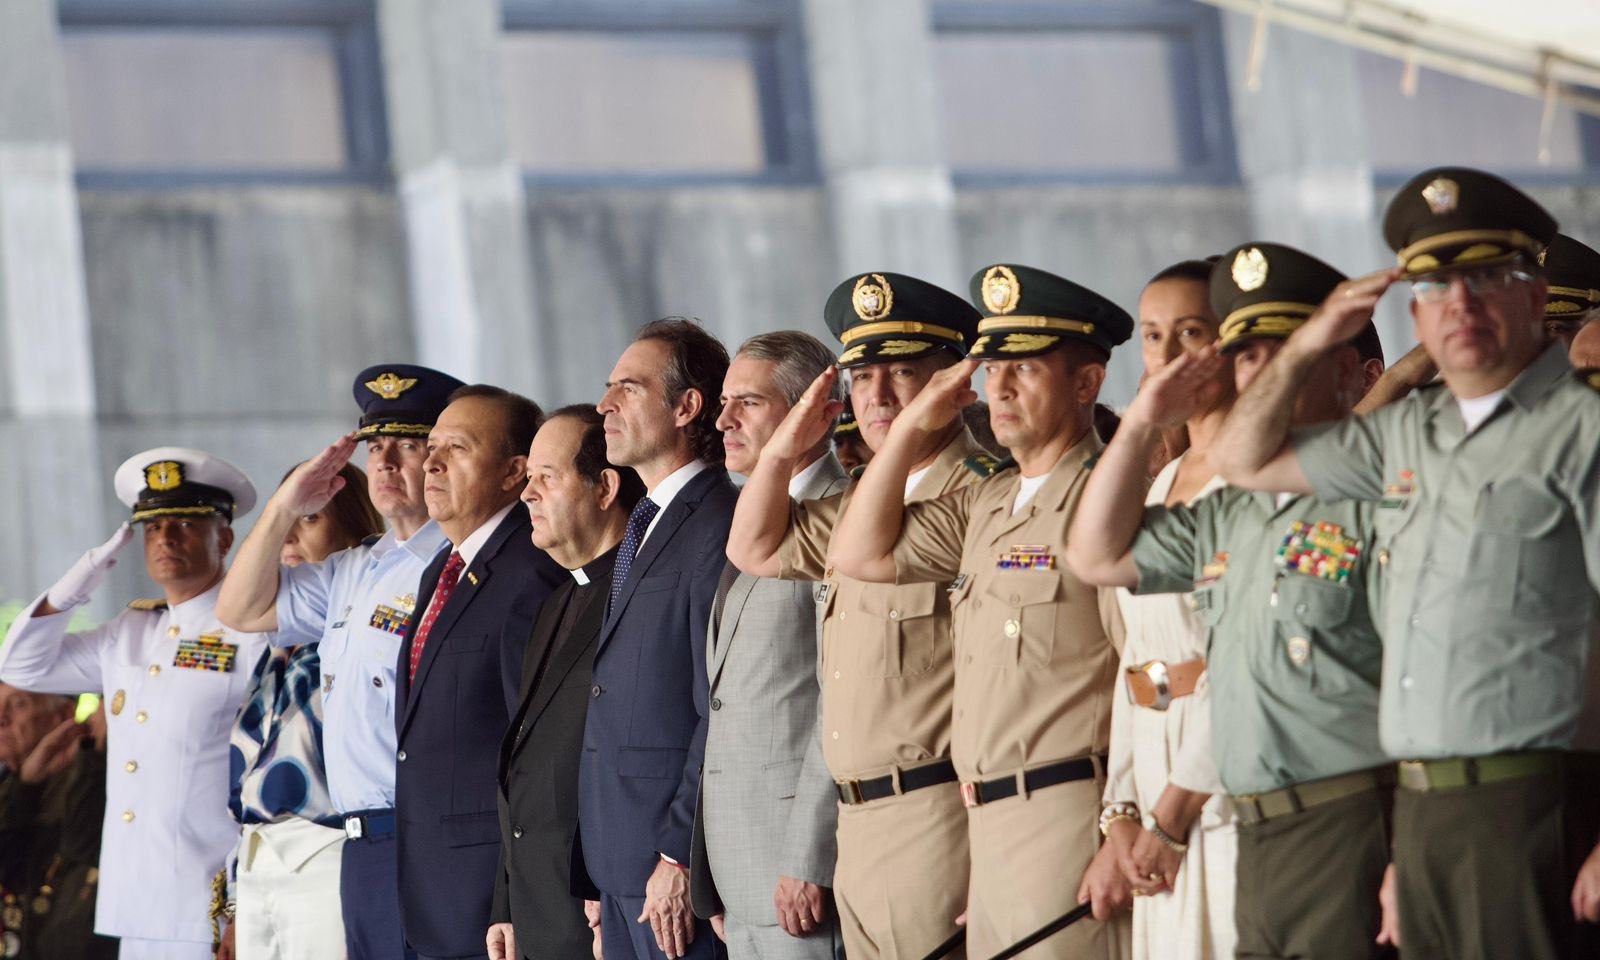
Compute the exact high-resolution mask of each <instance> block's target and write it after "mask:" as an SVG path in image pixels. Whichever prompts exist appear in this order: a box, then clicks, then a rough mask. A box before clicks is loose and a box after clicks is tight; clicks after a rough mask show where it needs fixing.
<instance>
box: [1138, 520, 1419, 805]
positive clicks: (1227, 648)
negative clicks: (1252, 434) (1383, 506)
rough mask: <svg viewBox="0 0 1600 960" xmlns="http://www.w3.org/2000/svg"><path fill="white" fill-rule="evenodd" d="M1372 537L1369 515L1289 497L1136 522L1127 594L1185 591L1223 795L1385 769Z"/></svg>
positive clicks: (1379, 647)
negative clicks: (1201, 638) (1207, 692)
mask: <svg viewBox="0 0 1600 960" xmlns="http://www.w3.org/2000/svg"><path fill="white" fill-rule="evenodd" d="M1319 525H1324V526H1321V527H1319ZM1335 528H1336V529H1335ZM1372 529H1373V523H1372V506H1371V504H1364V503H1352V502H1344V503H1334V504H1328V503H1322V502H1320V501H1318V500H1316V499H1314V498H1312V497H1289V498H1287V499H1286V500H1285V501H1284V502H1283V503H1282V504H1281V505H1280V504H1279V498H1277V497H1276V496H1275V495H1273V494H1270V493H1253V492H1249V491H1244V490H1238V489H1234V488H1225V489H1222V490H1219V491H1217V492H1215V493H1213V494H1211V495H1210V496H1207V497H1204V498H1202V499H1200V500H1198V501H1196V502H1195V503H1194V504H1192V505H1189V506H1183V505H1176V506H1171V507H1162V506H1155V507H1150V508H1148V509H1147V510H1146V511H1145V515H1144V520H1143V521H1142V522H1141V524H1140V526H1139V532H1138V535H1137V536H1136V537H1135V538H1134V541H1133V562H1134V566H1135V567H1137V568H1138V571H1139V585H1138V587H1137V588H1136V589H1135V591H1134V592H1135V593H1137V594H1138V595H1140V596H1146V595H1151V594H1159V593H1187V592H1189V591H1191V590H1192V591H1193V601H1192V602H1193V604H1194V608H1195V613H1196V614H1197V615H1198V616H1199V618H1200V620H1201V622H1202V623H1204V624H1205V627H1206V630H1207V642H1206V676H1207V677H1208V678H1209V680H1210V686H1211V730H1212V751H1213V753H1214V754H1215V756H1216V762H1217V771H1218V773H1219V775H1220V776H1221V779H1222V784H1223V786H1224V787H1226V788H1227V791H1228V792H1229V793H1230V794H1233V795H1235V796H1241V795H1250V794H1256V793H1264V792H1267V791H1270V790H1276V789H1279V788H1281V787H1286V786H1290V785H1292V784H1297V783H1306V782H1308V781H1311V780H1320V779H1323V778H1325V777H1334V776H1338V775H1340V774H1344V773H1351V772H1353V771H1356V770H1366V769H1370V768H1372V767H1376V766H1379V765H1380V764H1382V763H1384V762H1385V761H1386V759H1387V757H1386V756H1385V754H1384V752H1383V750H1382V749H1381V748H1380V747H1379V746H1378V676H1379V673H1380V670H1381V665H1382V661H1383V642H1382V640H1381V639H1380V638H1379V636H1378V631H1377V628H1376V627H1375V626H1374V624H1373V619H1372V614H1371V612H1370V609H1369V605H1368V591H1367V585H1368V583H1369V580H1370V578H1372V577H1374V576H1376V575H1378V574H1377V571H1376V569H1375V567H1376V565H1375V564H1374V563H1373V562H1372V555H1371V554H1372V540H1373V534H1372ZM1280 557H1281V559H1280ZM1347 564H1348V566H1346V565H1347ZM1342 569H1347V571H1348V572H1344V573H1341V572H1340V571H1341V570H1342ZM1319 571H1320V575H1319Z"/></svg>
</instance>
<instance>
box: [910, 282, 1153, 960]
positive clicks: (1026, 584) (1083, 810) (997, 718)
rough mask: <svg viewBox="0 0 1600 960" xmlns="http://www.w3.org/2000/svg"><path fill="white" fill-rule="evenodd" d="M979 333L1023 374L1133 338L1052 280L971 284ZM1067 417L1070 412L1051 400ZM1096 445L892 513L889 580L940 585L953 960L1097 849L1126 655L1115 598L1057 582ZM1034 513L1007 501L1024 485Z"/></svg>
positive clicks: (1066, 938) (1044, 912)
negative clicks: (956, 823)
mask: <svg viewBox="0 0 1600 960" xmlns="http://www.w3.org/2000/svg"><path fill="white" fill-rule="evenodd" d="M972 288H973V289H972V297H973V300H974V302H976V303H978V304H980V305H981V306H982V307H983V309H984V311H985V312H986V313H988V314H990V316H988V317H986V318H985V319H984V320H983V321H982V323H980V324H979V326H978V331H979V337H978V339H977V341H976V342H975V343H974V344H973V347H972V352H971V356H973V357H976V358H980V359H983V360H986V361H989V360H1013V359H1015V360H1023V359H1027V358H1029V357H1035V356H1040V355H1042V354H1045V353H1048V352H1051V351H1053V350H1057V349H1059V348H1060V347H1061V346H1063V345H1065V344H1068V343H1072V344H1077V345H1085V344H1087V345H1091V346H1093V347H1097V348H1099V349H1100V350H1101V351H1104V352H1106V353H1109V352H1110V350H1111V348H1112V347H1113V346H1115V345H1117V344H1119V343H1122V342H1123V341H1125V340H1126V339H1127V338H1128V336H1129V334H1130V333H1131V332H1132V330H1133V320H1132V318H1130V317H1129V316H1128V315H1127V314H1126V312H1124V311H1123V310H1122V309H1121V308H1120V307H1118V306H1116V305H1115V304H1113V303H1111V302H1110V301H1108V300H1106V299H1105V298H1104V297H1101V296H1099V295H1098V294H1096V293H1094V292H1093V291H1090V290H1087V289H1085V288H1083V287H1080V286H1078V285H1077V284H1075V283H1072V282H1071V281H1068V280H1065V279H1063V278H1061V277H1056V276H1052V275H1050V274H1047V273H1045V272H1044V271H1041V270H1034V269H1031V268H1028V267H1023V266H1007V265H995V266H992V267H990V268H988V269H987V270H982V271H979V272H978V274H977V275H976V276H975V277H974V278H973V282H972ZM1060 402H1062V403H1070V402H1071V401H1070V399H1069V398H1065V397H1063V398H1060ZM1102 447H1103V444H1102V443H1101V441H1100V438H1099V437H1098V436H1097V435H1096V434H1095V432H1094V430H1093V429H1092V428H1090V429H1089V430H1088V431H1087V432H1086V433H1085V434H1084V435H1083V436H1082V437H1080V438H1079V439H1078V440H1077V442H1076V443H1075V444H1074V445H1073V446H1072V447H1071V448H1070V449H1068V450H1067V451H1065V452H1064V453H1063V454H1062V455H1061V457H1060V459H1059V460H1058V461H1057V462H1056V463H1055V464H1054V465H1053V466H1052V468H1051V469H1050V470H1049V472H1048V473H1045V474H1042V475H1040V476H1039V477H1034V478H1029V480H1028V481H1024V479H1023V478H1022V476H1021V474H1020V472H1019V471H1017V470H1014V469H1005V470H999V471H997V472H996V473H995V475H994V476H992V477H989V478H988V479H986V480H984V481H983V482H981V483H978V484H975V485H973V486H970V487H967V488H966V489H963V490H960V491H957V492H955V493H951V494H948V495H946V496H943V497H940V498H938V499H934V500H924V501H919V502H917V503H910V504H907V506H906V513H905V523H904V527H903V529H902V531H901V533H900V537H899V539H898V541H897V542H896V544H895V547H894V564H895V575H896V577H897V579H899V580H901V581H918V580H939V581H943V582H948V583H949V584H950V590H949V597H950V604H951V608H952V610H953V613H954V617H955V630H956V636H955V653H956V657H955V690H954V700H953V704H954V708H955V717H954V727H953V730H952V736H951V756H952V758H953V759H954V761H955V765H956V770H957V772H958V773H959V774H960V775H961V779H962V781H963V782H962V790H963V798H964V800H965V801H966V803H967V806H968V808H969V809H968V810H967V821H966V828H967V829H966V834H967V840H968V845H969V848H970V856H971V864H972V881H971V886H970V889H969V891H968V893H967V896H966V907H967V949H968V952H969V954H970V955H971V956H973V957H991V956H993V955H995V954H996V953H999V952H1000V951H1001V950H1002V949H1004V948H1005V947H1008V946H1010V945H1011V944H1013V943H1015V942H1016V941H1018V940H1021V939H1022V938H1023V937H1025V936H1027V935H1028V934H1030V933H1032V932H1034V931H1035V930H1037V929H1039V928H1040V927H1042V926H1044V925H1045V924H1047V923H1049V922H1050V921H1051V920H1054V919H1055V918H1057V917H1059V916H1060V915H1062V914H1064V913H1066V912H1068V911H1069V910H1071V909H1072V908H1073V907H1074V906H1075V904H1076V897H1077V879H1078V878H1079V877H1081V876H1082V875H1083V872H1084V870H1085V869H1086V868H1087V867H1088V865H1089V862H1090V861H1091V860H1092V859H1093V858H1094V855H1095V853H1096V851H1097V850H1098V849H1099V844H1100V840H1101V837H1100V832H1099V828H1098V818H1099V814H1100V808H1101V805H1100V797H1101V795H1102V794H1103V793H1104V791H1105V756H1106V753H1107V751H1108V750H1109V747H1110V739H1111V703H1112V697H1113V696H1117V695H1119V694H1118V691H1117V689H1116V674H1117V664H1118V661H1119V658H1120V652H1121V644H1122V616H1121V612H1120V609H1119V608H1118V606H1117V602H1116V594H1115V591H1112V590H1109V589H1096V588H1094V587H1091V586H1089V585H1087V584H1085V583H1084V582H1083V581H1081V580H1079V579H1078V578H1077V577H1076V576H1074V575H1073V574H1072V572H1071V571H1070V570H1068V569H1066V565H1065V562H1064V560H1063V557H1064V554H1065V553H1066V535H1067V529H1068V528H1069V527H1070V526H1071V524H1072V518H1073V516H1074V515H1075V514H1076V512H1077V508H1078V501H1079V498H1080V497H1081V496H1082V494H1083V489H1084V486H1085V485H1086V484H1087V483H1088V478H1089V470H1090V469H1091V467H1092V466H1093V463H1094V460H1095V459H1096V458H1097V457H1098V455H1099V453H1100V451H1101V449H1102ZM1025 482H1029V483H1030V484H1037V486H1033V487H1031V497H1028V498H1026V499H1025V501H1022V500H1019V494H1022V493H1023V489H1024V488H1023V484H1024V483H1025ZM1130 939H1131V938H1130V930H1129V928H1128V923H1127V921H1126V919H1125V918H1119V919H1117V920H1115V921H1113V922H1110V923H1104V924H1102V923H1096V922H1093V921H1084V922H1082V923H1077V924H1074V925H1072V926H1071V927H1069V928H1068V929H1067V930H1065V931H1064V932H1061V933H1058V934H1056V935H1054V936H1052V937H1050V938H1049V939H1047V940H1045V941H1044V942H1042V943H1040V944H1039V945H1038V946H1036V947H1033V948H1031V949H1030V950H1029V951H1028V953H1027V956H1029V957H1035V958H1061V960H1069V958H1070V960H1083V958H1089V957H1095V958H1100V960H1110V958H1113V957H1122V956H1126V955H1127V952H1128V944H1129V941H1130Z"/></svg>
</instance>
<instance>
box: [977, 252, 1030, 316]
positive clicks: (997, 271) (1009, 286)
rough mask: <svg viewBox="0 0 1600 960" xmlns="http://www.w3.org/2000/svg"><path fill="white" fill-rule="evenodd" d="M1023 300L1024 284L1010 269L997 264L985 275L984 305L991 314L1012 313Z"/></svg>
mask: <svg viewBox="0 0 1600 960" xmlns="http://www.w3.org/2000/svg"><path fill="white" fill-rule="evenodd" d="M1021 299H1022V284H1020V283H1018V282H1017V275H1016V274H1015V273H1013V272H1012V270H1011V268H1010V267H1008V266H1005V265H1003V264H996V265H994V266H992V267H990V268H989V270H988V272H986V273H985V274H984V275H983V304H984V306H986V307H988V308H989V311H990V312H991V313H996V314H1001V315H1004V314H1007V313H1010V312H1011V311H1013V310H1015V309H1017V302H1018V301H1019V300H1021Z"/></svg>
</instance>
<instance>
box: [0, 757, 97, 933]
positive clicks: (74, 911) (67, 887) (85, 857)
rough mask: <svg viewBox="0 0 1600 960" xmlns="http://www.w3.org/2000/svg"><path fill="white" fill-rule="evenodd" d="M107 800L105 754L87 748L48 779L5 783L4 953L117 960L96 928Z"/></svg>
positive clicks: (0, 889)
mask: <svg viewBox="0 0 1600 960" xmlns="http://www.w3.org/2000/svg"><path fill="white" fill-rule="evenodd" d="M105 802H106V768H105V755H104V754H102V753H98V752H96V751H95V750H94V749H93V748H92V747H87V746H86V748H85V749H83V750H81V751H80V753H79V754H78V757H77V758H76V759H75V760H74V761H73V763H72V766H70V767H68V768H67V769H66V770H64V771H62V772H61V773H58V774H56V775H55V776H54V777H52V778H51V779H49V780H48V781H46V782H44V783H42V784H37V785H32V784H25V783H23V782H21V780H20V779H18V777H17V776H16V775H15V774H13V775H12V776H10V777H7V778H6V779H5V781H4V782H0V957H7V958H9V957H17V958H20V960H112V958H115V957H116V955H117V941H116V940H113V939H111V938H110V937H101V936H96V935H95V933H94V906H95V886H96V882H97V880H98V878H99V860H100V821H101V818H102V817H103V816H104V815H105Z"/></svg>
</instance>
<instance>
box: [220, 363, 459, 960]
mask: <svg viewBox="0 0 1600 960" xmlns="http://www.w3.org/2000/svg"><path fill="white" fill-rule="evenodd" d="M460 386H462V383H461V381H459V380H457V379H456V378H455V377H452V376H449V375H448V374H444V373H440V372H439V371H437V370H431V369H429V368H427V367H419V366H413V365H411V364H402V363H387V364H379V365H377V366H373V367H368V368H367V369H365V370H363V371H361V372H360V373H359V374H357V375H356V378H355V382H354V383H353V384H352V385H351V391H352V393H353V394H354V396H355V401H356V405H357V406H358V407H360V408H361V419H360V422H359V423H358V425H357V427H356V429H355V431H354V432H353V433H351V434H349V435H347V436H344V437H341V438H340V439H339V440H337V441H335V442H334V443H333V445H331V446H329V447H328V448H327V449H326V450H324V451H323V452H322V453H320V454H318V455H317V456H316V457H314V458H313V459H311V460H310V461H308V462H306V463H305V464H302V465H301V466H300V467H298V468H296V470H295V471H294V473H292V474H291V475H290V476H289V477H288V478H287V479H285V480H284V481H283V483H282V484H281V485H280V486H279V487H278V490H277V492H276V493H274V494H273V495H272V496H271V497H270V498H269V499H268V500H267V503H266V505H265V506H264V507H263V508H262V510H261V517H260V518H259V519H258V520H257V521H256V524H255V526H254V527H253V528H252V529H251V531H250V534H249V536H247V537H245V539H244V543H243V544H242V545H240V547H239V556H238V559H237V560H235V561H234V564H233V569H231V570H230V571H228V577H227V579H226V580H225V581H224V582H223V584H222V595H221V598H220V599H219V600H218V602H217V611H218V614H219V616H221V617H222V618H223V620H224V621H225V622H227V623H231V624H233V625H235V626H238V627H241V628H244V629H252V630H273V631H276V633H275V634H274V635H273V643H275V644H279V645H283V646H295V645H299V644H306V643H316V644H319V649H320V650H321V654H322V689H323V700H322V703H323V721H322V724H323V726H322V737H323V752H324V756H325V757H326V760H327V773H328V794H329V798H330V799H331V800H332V802H333V806H334V809H336V810H338V811H339V813H340V814H341V816H342V818H343V823H344V831H345V838H346V844H345V848H344V855H343V857H342V859H341V861H340V878H339V886H340V891H341V893H342V894H343V896H342V897H341V912H342V914H343V918H344V936H345V946H346V951H347V952H348V954H349V956H350V958H351V960H366V958H374V960H389V958H392V957H398V956H401V955H402V954H403V953H404V951H405V942H404V935H403V934H402V933H401V929H400V887H399V875H398V869H399V868H398V864H397V861H396V854H395V817H394V778H395V764H394V756H395V750H396V746H395V727H394V705H395V664H396V663H397V662H398V657H399V653H400V638H401V636H402V635H403V634H404V633H405V631H406V629H407V627H408V626H409V625H410V623H411V620H412V618H413V617H414V616H416V605H417V584H418V582H419V581H420V580H421V579H422V572H423V571H424V570H426V569H427V567H428V564H429V563H431V562H432V561H433V559H434V558H435V557H436V556H438V554H439V551H440V549H441V548H443V546H444V543H445V537H444V532H443V531H442V530H440V529H439V525H438V524H437V523H434V522H433V521H432V520H429V519H428V505H427V504H426V503H425V502H424V501H423V498H422V487H423V480H424V479H425V475H424V472H423V468H422V465H423V461H424V460H426V459H427V456H428V450H427V446H428V432H429V431H430V430H432V429H433V425H434V423H435V421H437V420H438V419H439V414H440V412H441V411H443V410H444V408H445V405H446V402H447V399H448V397H449V396H450V394H451V392H452V391H454V390H455V389H456V388H458V387H460ZM363 441H364V442H365V443H366V447H367V449H366V466H367V493H368V494H369V495H370V497H371V498H372V504H373V506H374V507H376V508H377V510H378V513H379V514H381V515H382V516H383V518H384V521H385V522H386V523H388V525H389V530H388V532H386V533H385V534H383V536H381V537H375V538H372V539H370V540H369V541H368V542H365V543H362V544H361V545H360V546H358V547H352V548H351V549H349V550H343V551H340V552H338V553H335V554H333V555H331V556H329V557H328V558H327V559H326V560H324V561H323V562H321V563H303V564H301V565H299V566H298V567H292V568H291V567H280V566H279V564H278V555H279V551H280V550H281V549H282V547H283V542H284V539H285V538H286V537H287V536H288V535H289V532H290V530H292V529H293V528H294V523H295V521H296V520H298V519H299V518H300V517H302V516H304V515H305V514H308V513H314V512H316V511H318V510H321V509H322V508H323V507H324V506H326V505H327V503H328V501H329V500H331V499H332V498H333V496H334V494H335V493H337V492H338V490H339V486H340V485H341V484H342V481H341V480H339V469H340V468H341V467H343V466H344V465H345V463H346V462H347V461H348V460H349V459H350V457H351V455H352V454H353V453H354V452H355V449H356V445H357V444H358V443H360V442H363Z"/></svg>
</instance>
